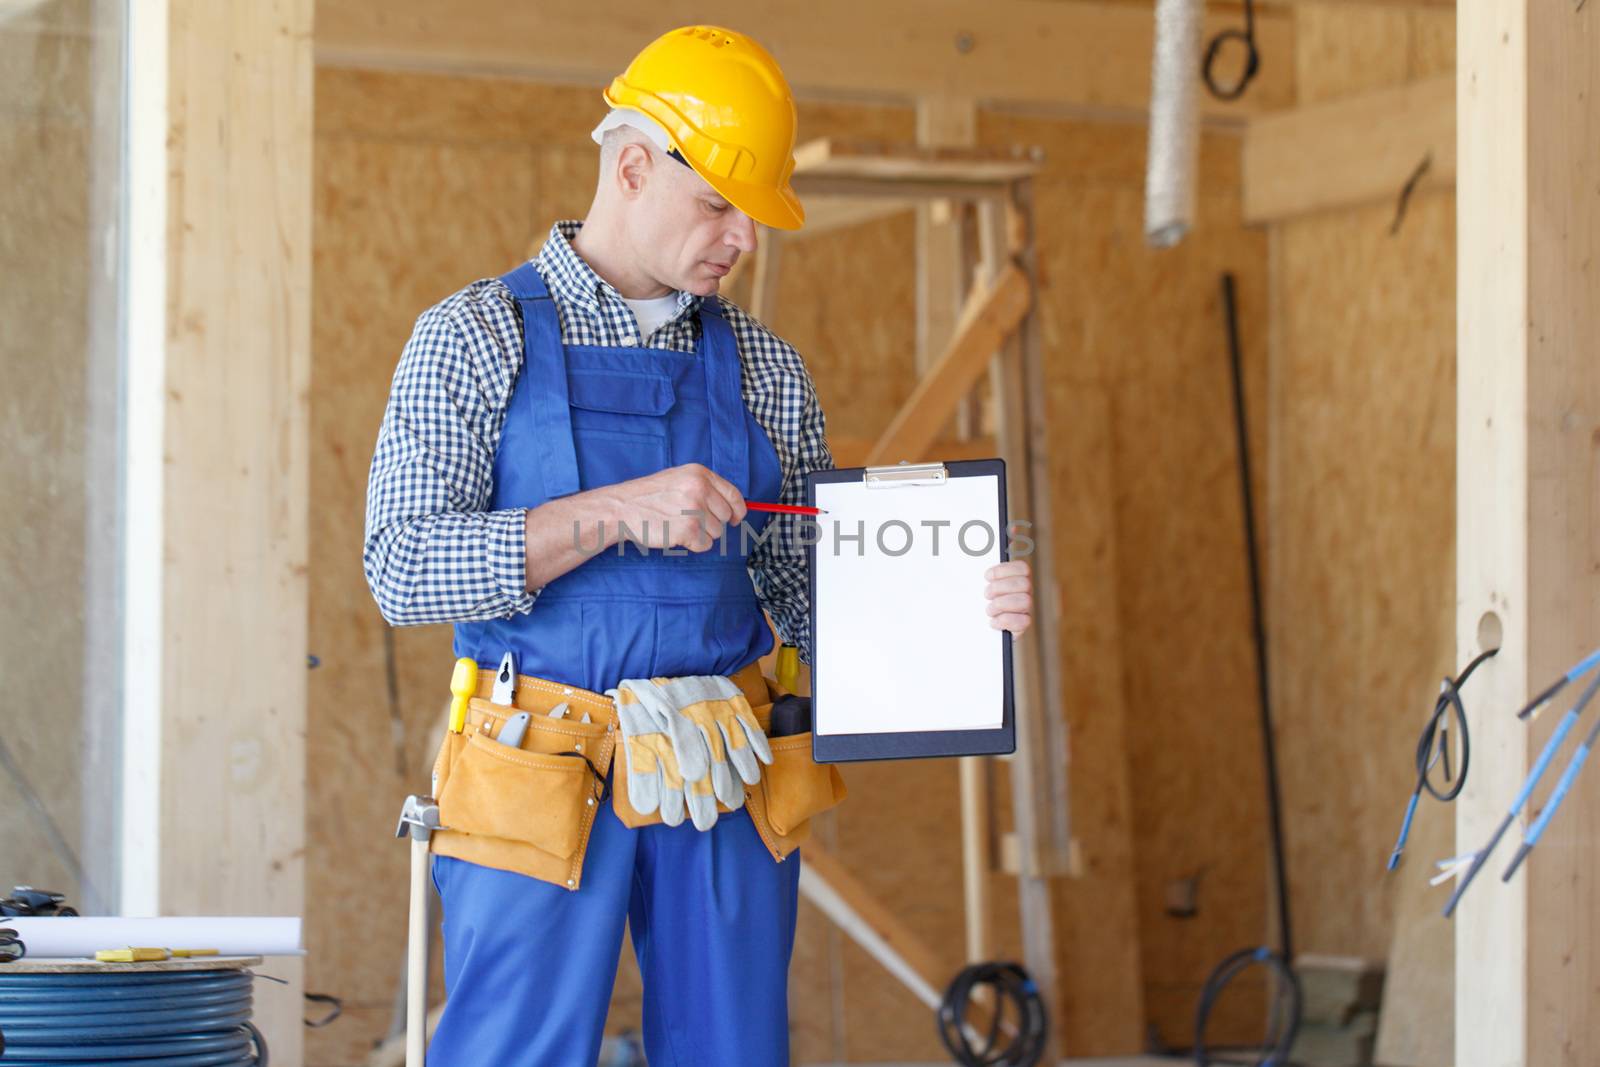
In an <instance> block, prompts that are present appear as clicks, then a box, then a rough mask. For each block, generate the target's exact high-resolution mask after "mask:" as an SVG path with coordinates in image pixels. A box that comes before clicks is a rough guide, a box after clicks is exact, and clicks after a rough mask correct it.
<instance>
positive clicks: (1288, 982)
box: [1194, 6, 1300, 1067]
mask: <svg viewBox="0 0 1600 1067" xmlns="http://www.w3.org/2000/svg"><path fill="white" fill-rule="evenodd" d="M1248 10H1249V8H1248V6H1247V7H1246V11H1247V12H1248ZM1222 306H1223V312H1224V314H1225V316H1226V319H1227V326H1228V362H1229V368H1230V369H1231V371H1232V375H1233V426H1234V434H1235V437H1236V442H1237V445H1236V447H1237V455H1238V461H1239V464H1238V465H1239V493H1240V499H1241V503H1242V505H1243V511H1244V543H1245V562H1246V565H1247V568H1248V570H1249V576H1250V623H1251V634H1252V637H1253V638H1254V646H1255V660H1256V691H1257V697H1258V703H1259V706H1260V712H1261V749H1262V755H1263V757H1264V760H1265V763H1266V779H1267V822H1268V828H1269V831H1270V834H1271V838H1272V872H1273V889H1274V891H1275V893H1276V897H1277V905H1278V951H1277V952H1276V953H1274V952H1273V951H1272V950H1271V949H1269V948H1265V947H1262V948H1247V949H1241V950H1240V951H1238V952H1235V953H1234V954H1233V955H1231V956H1229V957H1228V958H1227V959H1225V960H1223V961H1222V962H1221V963H1220V964H1218V965H1217V967H1216V969H1215V970H1213V971H1212V972H1211V976H1210V977H1209V978H1207V979H1206V984H1205V987H1204V988H1203V990H1202V991H1201V995H1200V1003H1199V1005H1198V1007H1197V1008H1196V1009H1195V1025H1194V1029H1195V1035H1194V1056H1195V1063H1197V1064H1200V1065H1201V1067H1205V1065H1206V1064H1208V1063H1210V1062H1211V1060H1210V1059H1209V1058H1208V1056H1207V1052H1206V1044H1205V1033H1206V1022H1207V1020H1208V1019H1209V1018H1210V1015H1211V1008H1212V1006H1213V1004H1215V1002H1216V999H1217V997H1218V996H1219V995H1220V994H1221V992H1222V990H1223V988H1225V987H1226V986H1227V984H1228V983H1229V982H1231V981H1232V980H1233V979H1234V978H1235V977H1236V976H1237V975H1238V974H1239V972H1241V971H1243V970H1245V969H1246V968H1248V967H1250V966H1251V965H1253V964H1256V963H1261V964H1264V965H1265V966H1267V967H1268V968H1269V969H1271V970H1272V971H1273V973H1274V974H1276V975H1278V978H1279V985H1278V994H1277V996H1276V997H1274V999H1273V1001H1272V1008H1271V1012H1270V1013H1269V1016H1268V1021H1267V1035H1266V1038H1265V1040H1264V1042H1263V1044H1262V1046H1261V1049H1260V1050H1259V1058H1258V1059H1257V1060H1256V1061H1255V1062H1256V1063H1257V1064H1261V1065H1281V1064H1283V1063H1284V1059H1283V1058H1282V1057H1284V1056H1287V1055H1288V1050H1289V1049H1292V1048H1293V1047H1294V1040H1295V1036H1296V1035H1297V1034H1298V1033H1299V1031H1300V985H1299V982H1298V981H1297V980H1296V979H1295V976H1294V972H1293V970H1292V969H1291V968H1290V963H1289V961H1291V960H1292V959H1294V938H1293V932H1292V931H1293V927H1292V924H1291V923H1290V921H1289V876H1288V872H1287V870H1286V868H1285V862H1284V849H1283V804H1282V799H1281V797H1282V792H1281V790H1280V789H1279V786H1278V752H1277V746H1276V744H1275V742H1274V740H1273V734H1272V700H1271V695H1272V692H1271V688H1270V686H1269V685H1268V676H1267V631H1266V623H1265V616H1264V613H1263V611H1262V607H1261V554H1260V551H1259V550H1258V549H1257V547H1256V509H1255V493H1254V490H1253V488H1252V486H1253V483H1252V481H1251V476H1250V437H1249V430H1248V425H1249V423H1248V418H1247V416H1246V413H1245V403H1244V367H1243V357H1242V355H1241V352H1240V345H1239V305H1238V298H1237V296H1236V294H1235V292H1234V284H1233V275H1232V274H1224V275H1223V276H1222Z"/></svg>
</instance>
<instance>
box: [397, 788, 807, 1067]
mask: <svg viewBox="0 0 1600 1067" xmlns="http://www.w3.org/2000/svg"><path fill="white" fill-rule="evenodd" d="M433 881H434V885H435V887H437V889H438V890H439V896H440V899H441V900H442V901H443V902H444V975H445V991H446V995H447V998H448V999H447V1000H446V1003H445V1008H444V1013H443V1015H442V1016H441V1018H440V1020H439V1025H438V1029H437V1030H436V1031H435V1033H434V1036H433V1041H432V1043H431V1044H430V1046H429V1048H428V1064H429V1065H430V1067H594V1064H595V1062H596V1061H597V1060H598V1059H599V1056H600V1043H601V1039H602V1036H603V1033H604V1029H605V1021H606V1012H607V1010H608V1009H609V1007H610V1003H611V989H612V985H613V983H614V982H615V981H616V975H617V962H618V957H619V955H620V953H621V951H622V928H623V922H624V920H626V921H627V924H628V929H629V931H630V932H631V934H632V937H633V948H634V954H635V955H636V956H637V957H638V960H639V970H640V972H641V975H642V977H643V980H644V1044H645V1055H646V1057H647V1058H648V1059H649V1061H650V1067H786V1065H787V1064H788V1062H789V1005H788V985H789V957H790V954H791V952H792V950H793V948H794V928H795V914H796V909H797V908H798V904H799V881H800V856H799V854H798V853H794V854H791V855H790V856H789V857H788V858H787V859H786V860H785V861H784V862H782V863H775V862H774V861H773V859H772V855H771V854H770V853H769V852H768V851H767V849H766V846H765V845H763V844H762V842H761V838H760V835H758V834H757V833H756V829H755V827H754V825H752V824H751V822H750V816H749V814H748V813H747V812H745V811H743V810H740V811H737V812H734V813H732V814H724V815H722V816H721V817H720V818H719V819H718V820H717V824H716V825H715V826H714V827H712V828H711V829H710V830H708V831H705V832H701V831H698V830H696V829H695V828H694V827H693V826H692V825H690V824H689V823H687V822H685V823H684V824H683V825H682V826H676V827H669V826H664V825H655V826H646V827H642V828H640V829H637V830H630V829H628V828H627V827H626V826H623V825H622V823H621V822H620V821H619V820H618V819H617V817H616V814H615V813H614V812H613V811H612V808H611V805H610V803H606V804H604V805H603V806H602V810H601V811H600V813H599V814H598V815H597V816H596V818H595V824H594V830H593V832H592V833H591V835H590V838H589V848H588V852H587V853H586V854H585V856H584V863H583V884H582V886H581V887H580V888H579V889H578V890H577V891H576V892H573V891H571V890H568V889H566V888H564V887H562V886H556V885H551V884H550V883H548V882H541V881H538V880H536V879H533V878H528V877H526V876H524V875H520V874H513V873H511V872H508V871H499V870H494V869H492V868H489V867H481V866H479V865H477V864H474V863H468V862H466V861H464V860H458V859H455V858H453V857H450V856H435V857H434V858H433Z"/></svg>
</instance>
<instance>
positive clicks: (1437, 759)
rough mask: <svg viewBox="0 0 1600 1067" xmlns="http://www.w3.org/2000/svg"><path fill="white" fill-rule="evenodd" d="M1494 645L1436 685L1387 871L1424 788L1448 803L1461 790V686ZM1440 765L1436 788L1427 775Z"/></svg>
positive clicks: (1464, 748)
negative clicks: (1455, 755) (1454, 757)
mask: <svg viewBox="0 0 1600 1067" xmlns="http://www.w3.org/2000/svg"><path fill="white" fill-rule="evenodd" d="M1499 651H1500V650H1499V649H1498V648H1491V649H1489V650H1487V651H1485V652H1480V653H1478V655H1477V656H1475V657H1474V658H1473V660H1472V662H1471V663H1468V664H1467V666H1466V669H1465V670H1463V671H1462V672H1461V674H1460V676H1459V677H1456V678H1446V679H1445V680H1444V681H1443V682H1442V683H1440V686H1439V698H1438V699H1437V700H1435V701H1434V703H1433V714H1432V715H1429V716H1428V721H1427V723H1426V724H1425V725H1424V726H1423V727H1422V734H1421V735H1420V736H1419V737H1418V738H1417V751H1416V757H1415V759H1416V767H1417V783H1416V785H1415V786H1414V787H1413V788H1412V790H1411V799H1410V800H1409V801H1407V803H1406V814H1405V819H1404V820H1403V821H1402V822H1401V823H1400V836H1399V837H1398V838H1396V839H1395V843H1394V851H1392V852H1391V853H1389V870H1391V871H1392V870H1394V869H1395V868H1396V867H1398V866H1399V865H1400V856H1401V854H1402V853H1403V852H1405V848H1406V841H1407V839H1408V838H1409V837H1410V836H1411V820H1412V819H1413V818H1414V817H1415V816H1416V814H1417V801H1418V800H1419V799H1420V798H1421V797H1422V794H1423V791H1424V790H1426V791H1427V793H1428V795H1429V796H1431V797H1433V798H1434V799H1435V800H1438V801H1441V802H1442V803H1445V804H1448V803H1450V802H1451V801H1453V800H1455V798H1456V797H1458V796H1460V795H1461V789H1462V787H1463V786H1465V785H1466V784H1467V768H1468V767H1469V766H1470V765H1471V763H1472V735H1471V733H1470V732H1469V731H1468V729H1467V709H1466V706H1465V705H1464V704H1462V703H1461V687H1462V686H1464V685H1466V684H1467V679H1468V678H1471V677H1472V672H1473V671H1475V670H1477V669H1478V666H1479V664H1481V663H1483V662H1484V661H1485V660H1487V659H1489V658H1490V657H1491V656H1493V655H1495V653H1497V652H1499ZM1452 716H1454V718H1455V720H1456V733H1457V734H1458V736H1459V737H1460V738H1461V740H1459V741H1458V742H1456V745H1457V747H1458V748H1459V749H1460V750H1461V751H1460V757H1459V759H1458V761H1457V766H1456V767H1455V768H1454V769H1453V770H1452V768H1451V766H1450V718H1451V717H1452ZM1440 765H1442V766H1443V769H1444V781H1445V787H1444V788H1443V789H1440V788H1439V787H1438V786H1436V785H1434V784H1433V779H1432V778H1431V777H1429V775H1430V774H1431V772H1432V771H1433V768H1434V767H1435V766H1440Z"/></svg>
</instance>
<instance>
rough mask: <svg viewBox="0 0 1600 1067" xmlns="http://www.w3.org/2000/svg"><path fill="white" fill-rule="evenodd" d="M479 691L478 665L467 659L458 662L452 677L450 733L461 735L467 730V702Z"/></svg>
mask: <svg viewBox="0 0 1600 1067" xmlns="http://www.w3.org/2000/svg"><path fill="white" fill-rule="evenodd" d="M477 691H478V663H477V661H476V660H470V659H467V658H466V657H462V658H461V659H458V660H456V669H455V673H453V674H451V675H450V692H451V694H453V699H452V700H451V701H450V732H451V733H453V734H459V733H460V732H461V731H463V730H465V729H466V728H467V701H469V700H471V699H472V694H474V693H476V692H477Z"/></svg>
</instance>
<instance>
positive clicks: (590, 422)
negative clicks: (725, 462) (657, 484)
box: [567, 368, 677, 489]
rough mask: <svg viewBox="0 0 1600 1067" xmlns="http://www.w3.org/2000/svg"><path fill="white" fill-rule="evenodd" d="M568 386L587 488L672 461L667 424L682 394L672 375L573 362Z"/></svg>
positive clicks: (581, 476) (641, 473)
mask: <svg viewBox="0 0 1600 1067" xmlns="http://www.w3.org/2000/svg"><path fill="white" fill-rule="evenodd" d="M567 386H568V403H569V404H570V406H571V408H572V438H573V442H574V444H575V445H577V460H578V480H579V484H580V485H581V486H582V488H584V489H594V488H596V487H598V486H602V485H612V484H614V483H616V482H623V481H627V480H629V479H630V478H642V477H644V476H646V475H649V474H655V473H656V472H657V471H661V470H665V469H666V468H667V467H670V466H671V465H672V463H671V455H670V452H669V449H668V448H667V425H666V414H667V412H669V411H671V410H672V406H673V404H674V403H675V402H676V400H677V396H676V394H675V393H674V391H673V388H672V379H670V378H668V377H667V376H666V375H662V374H650V373H644V372H641V373H629V372H624V371H610V370H591V369H587V368H572V369H571V370H569V371H568V373H567Z"/></svg>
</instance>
